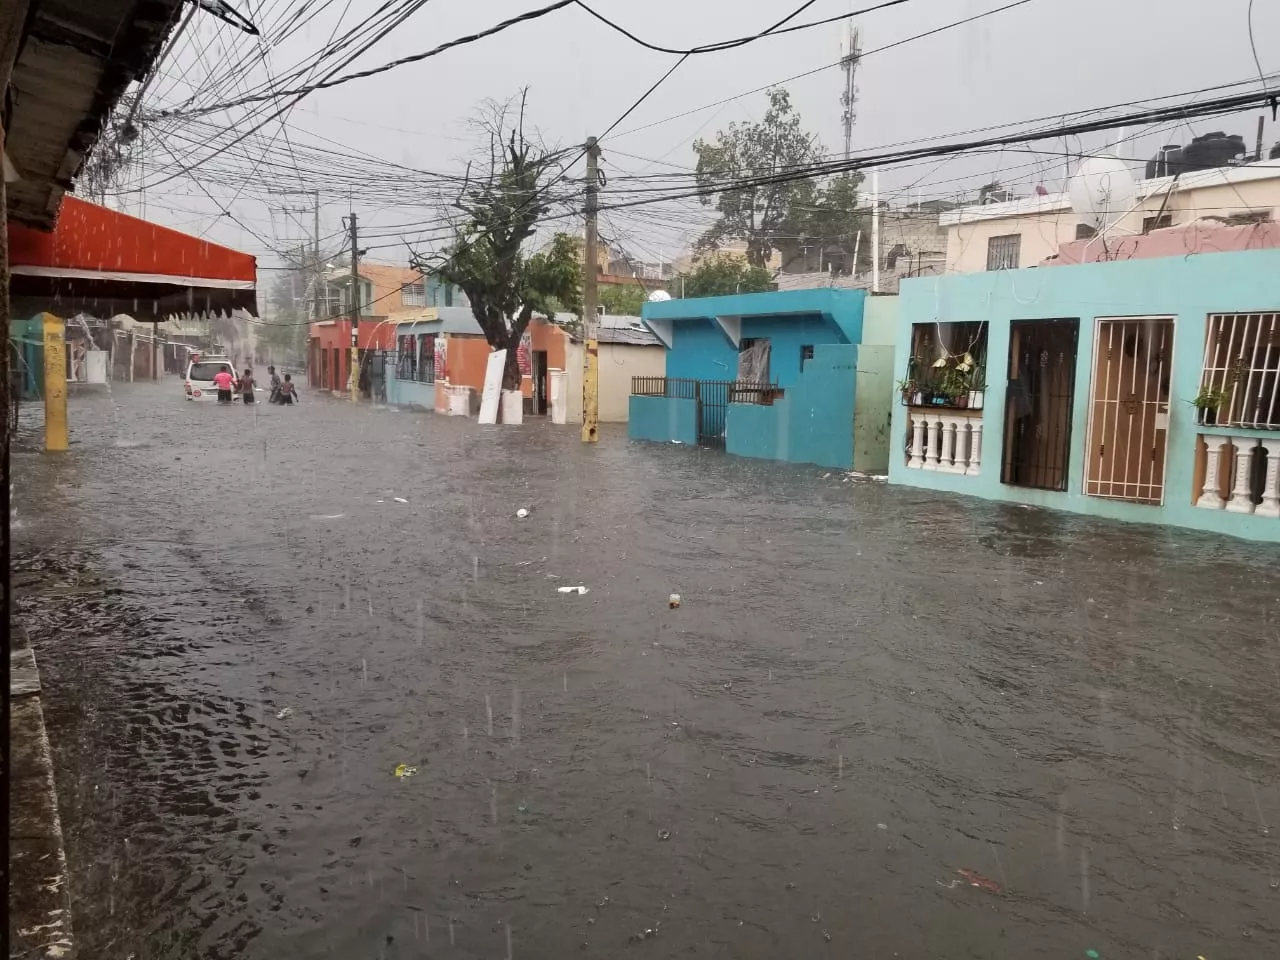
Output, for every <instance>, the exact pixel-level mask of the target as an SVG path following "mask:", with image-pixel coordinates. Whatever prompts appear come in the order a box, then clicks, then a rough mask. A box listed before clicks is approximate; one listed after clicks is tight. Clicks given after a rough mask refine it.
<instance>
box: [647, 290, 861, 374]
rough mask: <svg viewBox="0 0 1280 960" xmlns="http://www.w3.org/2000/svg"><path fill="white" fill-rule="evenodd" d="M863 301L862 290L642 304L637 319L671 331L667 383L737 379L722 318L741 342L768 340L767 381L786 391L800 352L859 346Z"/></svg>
mask: <svg viewBox="0 0 1280 960" xmlns="http://www.w3.org/2000/svg"><path fill="white" fill-rule="evenodd" d="M865 300H866V294H865V293H864V292H863V291H861V290H834V289H830V288H824V289H818V290H785V291H779V292H776V293H744V294H739V295H735V296H729V297H696V298H692V299H688V300H667V301H661V302H654V303H646V304H645V305H644V309H643V311H642V317H643V319H644V321H645V322H646V323H648V324H650V326H651V327H652V326H653V325H654V323H655V322H657V323H659V325H660V327H666V326H669V328H670V336H671V346H670V348H669V349H668V351H667V376H669V377H687V378H689V379H694V380H733V379H736V378H737V375H738V347H737V346H735V345H734V344H733V342H732V341H731V340H730V339H729V337H728V335H727V334H726V333H725V332H724V330H723V329H722V328H721V326H720V325H719V323H718V322H717V318H718V317H725V318H730V319H731V320H735V321H740V324H741V328H740V336H741V337H743V338H746V337H767V338H768V339H769V341H770V347H771V350H770V353H771V356H770V361H769V379H770V380H771V381H775V382H777V383H778V384H779V385H780V386H784V387H786V386H789V385H790V384H792V383H794V382H795V380H796V378H797V377H798V376H799V375H800V348H801V347H802V346H818V345H819V344H824V343H858V342H859V341H860V340H861V338H862V325H863V318H862V313H863V305H864V301H865ZM655 329H659V327H655ZM659 335H660V336H661V330H660V329H659Z"/></svg>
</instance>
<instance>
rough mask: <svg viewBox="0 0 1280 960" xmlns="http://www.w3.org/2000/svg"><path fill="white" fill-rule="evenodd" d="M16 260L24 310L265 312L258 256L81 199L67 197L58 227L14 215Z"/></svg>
mask: <svg viewBox="0 0 1280 960" xmlns="http://www.w3.org/2000/svg"><path fill="white" fill-rule="evenodd" d="M9 260H10V267H9V269H10V274H11V280H10V296H11V298H12V299H13V302H14V306H15V309H16V310H17V311H22V312H28V313H35V312H38V311H41V310H48V311H50V312H51V313H57V314H59V315H61V316H73V315H74V314H76V313H88V314H92V315H94V316H108V317H109V316H113V315H115V314H117V313H126V314H129V315H130V316H132V317H134V318H136V319H138V320H145V321H149V322H159V321H162V320H166V319H168V318H169V317H181V316H220V315H227V316H231V315H234V314H236V313H238V312H241V311H243V312H247V313H249V314H252V315H254V316H256V315H257V313H258V300H257V289H256V288H257V275H258V274H257V261H256V259H255V258H254V257H253V256H252V255H250V254H247V253H240V252H239V251H237V250H232V249H230V248H228V247H223V246H220V245H218V244H215V243H210V242H209V241H207V240H201V239H200V238H199V237H193V236H191V235H189V234H185V233H181V232H179V231H177V230H172V229H170V228H168V227H162V226H160V225H159V224H155V223H150V222H148V221H146V220H140V219H139V218H137V217H132V216H129V215H128V214H125V213H119V212H118V211H115V210H109V209H107V208H106V207H100V206H98V205H96V204H92V203H87V202H85V201H84V200H81V199H79V198H78V197H73V196H67V197H65V198H64V199H63V203H62V213H61V216H60V217H59V218H58V221H57V225H56V227H55V228H54V229H53V230H52V231H51V232H47V233H46V232H44V231H42V230H38V229H36V228H34V227H30V226H26V225H23V224H21V223H17V222H13V221H10V223H9Z"/></svg>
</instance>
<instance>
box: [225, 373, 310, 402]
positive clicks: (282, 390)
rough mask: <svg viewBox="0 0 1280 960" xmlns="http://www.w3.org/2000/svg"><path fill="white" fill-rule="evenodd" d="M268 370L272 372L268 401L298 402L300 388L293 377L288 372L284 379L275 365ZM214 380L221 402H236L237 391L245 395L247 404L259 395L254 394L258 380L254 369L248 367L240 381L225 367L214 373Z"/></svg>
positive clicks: (255, 400) (255, 399)
mask: <svg viewBox="0 0 1280 960" xmlns="http://www.w3.org/2000/svg"><path fill="white" fill-rule="evenodd" d="M267 372H268V373H269V374H271V395H270V397H269V398H268V400H267V402H268V403H279V404H284V405H286V406H292V405H293V404H294V403H296V402H297V399H298V388H297V387H295V386H294V385H293V377H292V376H290V375H289V374H287V373H286V374H285V375H284V377H283V379H282V378H281V377H280V374H278V373H276V368H275V367H267ZM213 382H214V385H215V386H217V388H218V402H219V403H234V402H235V394H236V393H237V392H239V393H240V395H241V397H243V399H244V402H245V404H246V405H248V404H251V403H256V402H257V397H256V396H254V388H255V387H256V386H257V381H256V380H254V378H253V371H252V370H251V369H249V368H247V367H246V368H245V371H244V376H243V377H241V378H240V379H239V381H237V380H236V379H235V377H233V376H232V375H231V372H230V371H228V370H226V369H223V370H219V371H218V372H217V374H215V375H214V378H213Z"/></svg>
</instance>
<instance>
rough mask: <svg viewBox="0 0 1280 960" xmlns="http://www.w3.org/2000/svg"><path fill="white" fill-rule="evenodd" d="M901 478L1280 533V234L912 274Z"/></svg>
mask: <svg viewBox="0 0 1280 960" xmlns="http://www.w3.org/2000/svg"><path fill="white" fill-rule="evenodd" d="M897 345H898V350H897V354H896V355H897V358H898V359H897V367H896V370H895V378H896V379H897V380H898V381H899V384H898V387H899V396H898V398H897V402H895V404H894V408H893V423H892V441H893V452H892V455H891V457H890V464H889V480H890V482H891V483H896V484H905V485H909V486H914V487H921V488H926V489H931V490H940V491H947V492H949V493H965V494H971V495H974V496H979V497H985V498H988V499H993V500H1009V501H1016V502H1019V503H1027V504H1036V505H1040V506H1045V507H1053V508H1056V509H1061V510H1072V511H1076V512H1079V513H1089V514H1095V515H1097V516H1101V517H1110V518H1114V519H1118V520H1129V521H1137V522H1146V523H1161V524H1169V525H1173V526H1181V527H1191V528H1195V529H1199V530H1206V531H1214V532H1218V533H1225V534H1230V535H1233V536H1238V537H1245V538H1249V539H1255V540H1268V541H1273V542H1280V250H1276V249H1268V250H1247V251H1236V252H1228V253H1212V254H1197V255H1194V256H1187V257H1181V256H1178V257H1160V258H1154V259H1146V260H1129V261H1124V262H1102V263H1089V264H1082V265H1076V266H1044V267H1039V268H1033V269H1026V270H1001V271H990V272H986V273H975V274H965V275H960V276H947V277H925V278H920V279H914V280H907V281H905V282H904V283H903V284H902V286H901V296H900V304H899V318H898V331H897Z"/></svg>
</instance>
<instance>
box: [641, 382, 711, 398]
mask: <svg viewBox="0 0 1280 960" xmlns="http://www.w3.org/2000/svg"><path fill="white" fill-rule="evenodd" d="M698 383H699V381H697V380H690V379H686V378H683V377H632V378H631V395H632V396H633V397H666V398H668V399H670V400H696V399H698Z"/></svg>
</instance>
